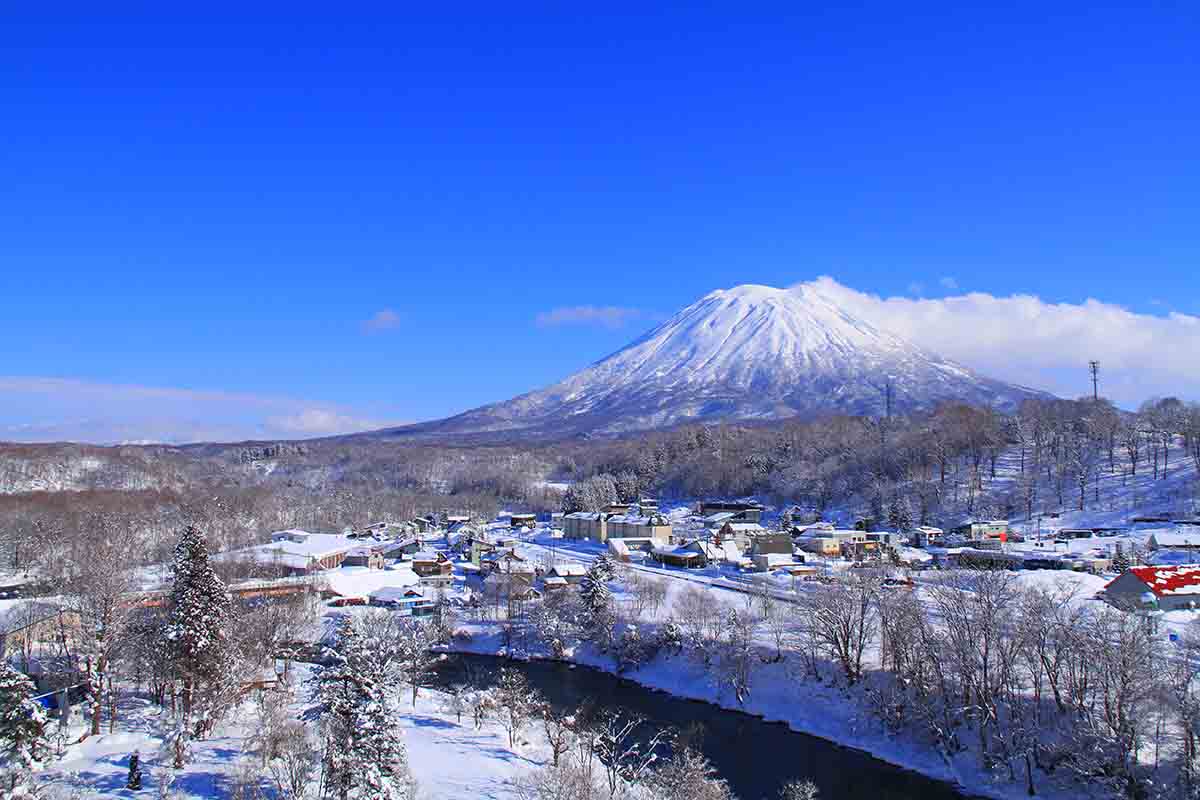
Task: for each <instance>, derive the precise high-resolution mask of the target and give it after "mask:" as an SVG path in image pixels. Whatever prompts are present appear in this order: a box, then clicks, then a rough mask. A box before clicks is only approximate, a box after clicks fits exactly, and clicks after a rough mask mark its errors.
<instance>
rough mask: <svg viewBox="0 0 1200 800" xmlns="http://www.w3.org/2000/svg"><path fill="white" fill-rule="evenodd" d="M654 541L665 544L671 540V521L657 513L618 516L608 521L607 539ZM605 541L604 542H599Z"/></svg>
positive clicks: (606, 528)
mask: <svg viewBox="0 0 1200 800" xmlns="http://www.w3.org/2000/svg"><path fill="white" fill-rule="evenodd" d="M609 537H615V538H620V539H653V540H654V541H656V542H661V543H663V544H665V543H667V542H668V541H670V539H671V521H670V520H668V519H667V518H666V517H665V516H663V515H662V514H659V513H657V512H654V513H651V514H648V515H645V516H642V515H640V514H633V513H629V514H616V515H614V516H611V517H609V518H608V520H607V521H606V526H605V539H607V538H609ZM598 541H603V540H598Z"/></svg>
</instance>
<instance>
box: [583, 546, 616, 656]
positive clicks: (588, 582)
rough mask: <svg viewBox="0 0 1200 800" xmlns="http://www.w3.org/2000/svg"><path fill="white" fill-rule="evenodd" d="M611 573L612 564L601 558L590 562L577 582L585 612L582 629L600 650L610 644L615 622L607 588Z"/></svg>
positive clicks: (609, 591) (610, 593) (610, 596)
mask: <svg viewBox="0 0 1200 800" xmlns="http://www.w3.org/2000/svg"><path fill="white" fill-rule="evenodd" d="M612 571H613V567H612V562H611V561H610V560H608V558H607V557H605V556H601V557H600V558H597V559H596V560H595V561H594V562H592V566H591V567H590V568H589V569H588V571H587V573H586V574H585V575H584V576H583V580H582V581H580V582H579V599H580V601H581V602H582V603H583V608H584V612H585V613H584V619H583V629H584V632H585V634H586V636H587V637H588V638H589V639H591V640H592V641H593V642H594V643H595V644H596V645H597V646H598V647H599V648H600V649H601V650H605V649H607V648H608V646H609V645H610V644H612V635H613V624H614V622H615V621H616V620H615V618H614V615H613V610H612V591H611V590H610V589H609V588H608V581H609V580H611V578H612Z"/></svg>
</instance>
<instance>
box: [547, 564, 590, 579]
mask: <svg viewBox="0 0 1200 800" xmlns="http://www.w3.org/2000/svg"><path fill="white" fill-rule="evenodd" d="M550 571H551V572H553V573H554V574H555V575H560V576H562V577H567V576H570V577H578V576H580V575H585V574H587V567H585V566H584V565H583V564H580V563H579V562H578V561H564V562H562V563H561V564H555V565H554V566H553V567H551V568H550Z"/></svg>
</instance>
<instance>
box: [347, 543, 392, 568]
mask: <svg viewBox="0 0 1200 800" xmlns="http://www.w3.org/2000/svg"><path fill="white" fill-rule="evenodd" d="M342 566H343V567H367V568H368V569H383V551H382V549H381V548H379V547H370V546H368V547H356V548H354V549H353V550H351V551H350V552H348V553H346V557H345V558H343V559H342Z"/></svg>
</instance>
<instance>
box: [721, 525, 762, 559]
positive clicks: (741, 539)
mask: <svg viewBox="0 0 1200 800" xmlns="http://www.w3.org/2000/svg"><path fill="white" fill-rule="evenodd" d="M766 532H767V529H766V528H764V527H763V526H762V525H759V524H758V523H757V522H734V521H733V520H726V521H725V522H724V523H723V524H722V525H721V527H719V528H717V536H718V537H719V538H720V540H721V541H723V542H736V543H737V546H738V550H741V551H742V552H745V551H746V550H747V549H749V547H750V540H751V539H753V538H755V537H757V536H762V535H764V534H766Z"/></svg>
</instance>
